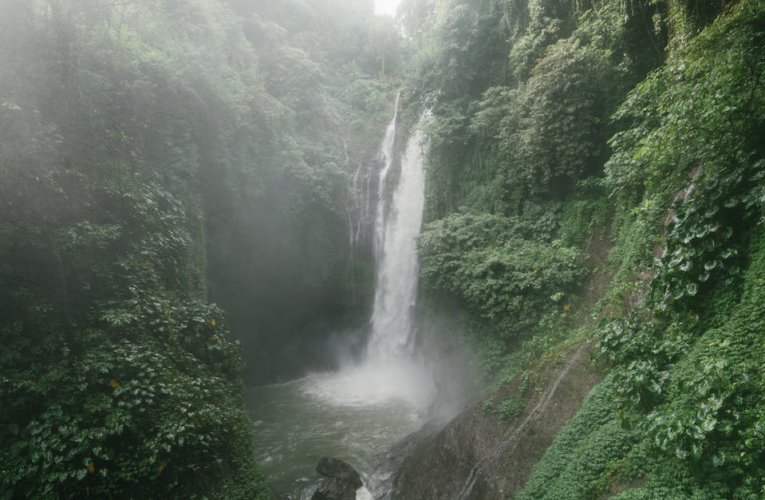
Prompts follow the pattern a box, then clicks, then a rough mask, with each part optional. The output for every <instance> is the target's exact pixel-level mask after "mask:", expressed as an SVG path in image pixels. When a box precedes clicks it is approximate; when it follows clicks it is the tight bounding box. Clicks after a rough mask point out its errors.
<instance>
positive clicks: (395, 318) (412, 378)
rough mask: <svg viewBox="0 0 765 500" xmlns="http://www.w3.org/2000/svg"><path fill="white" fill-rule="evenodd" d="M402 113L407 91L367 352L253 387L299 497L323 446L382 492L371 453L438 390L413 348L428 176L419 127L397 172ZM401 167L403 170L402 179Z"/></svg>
mask: <svg viewBox="0 0 765 500" xmlns="http://www.w3.org/2000/svg"><path fill="white" fill-rule="evenodd" d="M397 120H398V98H397V99H396V109H395V112H394V116H393V119H392V120H391V122H390V124H389V125H388V127H387V129H386V131H385V136H384V138H383V141H382V144H381V147H380V160H381V163H382V167H381V169H380V171H379V176H378V183H377V184H378V186H377V187H378V189H377V193H376V195H377V207H376V212H375V220H374V226H373V230H374V234H373V237H374V249H375V256H376V261H377V279H376V286H375V297H374V307H373V313H372V317H371V321H370V325H371V333H370V336H369V342H368V346H367V350H366V353H365V356H364V357H363V359H362V360H361V361H360V362H359V361H356V362H353V361H348V362H347V363H346V364H345V365H344V366H343V367H342V368H341V369H340V370H338V371H336V372H330V373H314V374H310V375H308V376H306V377H304V378H302V379H299V380H295V381H292V382H287V383H284V384H276V385H271V386H265V387H261V388H257V389H255V390H253V391H251V393H250V394H249V395H248V399H249V403H250V404H249V406H250V408H251V410H250V413H251V417H252V418H253V421H254V425H255V432H256V438H257V441H256V442H257V448H258V451H259V453H260V454H259V456H258V459H259V462H260V464H261V467H262V469H263V471H264V473H265V474H266V476H267V479H268V481H269V483H271V485H272V486H274V487H275V488H277V491H278V492H279V493H283V494H289V495H292V496H293V497H294V498H310V496H311V494H312V492H313V490H314V489H315V487H316V485H317V484H318V483H319V482H320V481H321V478H320V477H319V476H318V475H317V474H316V473H315V472H314V467H315V466H316V463H317V462H318V460H319V458H320V457H321V456H324V455H330V456H336V457H338V458H342V459H344V460H347V461H348V462H350V463H351V464H352V465H354V466H355V467H356V468H357V469H358V470H359V472H360V473H361V474H362V476H363V478H364V480H365V483H366V484H367V485H368V486H369V487H370V489H372V490H373V491H374V486H375V483H376V482H377V480H378V479H381V478H378V477H376V476H375V474H374V473H373V471H372V466H371V465H370V459H371V458H372V457H373V455H374V454H377V453H380V452H383V451H385V450H386V449H387V448H388V447H389V446H391V445H392V444H394V443H395V442H396V441H398V440H400V439H402V438H403V437H404V436H406V435H407V434H409V433H411V432H413V431H415V430H417V429H418V428H419V426H420V425H421V424H422V418H423V417H424V414H425V412H426V410H427V408H428V406H429V405H430V404H431V398H432V397H433V394H434V392H435V390H434V383H433V379H432V375H431V374H430V372H429V371H428V370H427V369H425V368H424V366H423V364H422V363H421V361H420V360H419V359H418V356H417V354H416V352H415V348H414V347H415V342H414V340H415V325H414V306H415V303H416V299H417V271H418V266H417V253H416V238H417V236H418V235H419V233H420V226H421V225H422V214H423V205H424V183H425V176H424V170H423V159H422V146H421V143H422V134H421V132H420V131H419V126H418V127H417V128H416V129H415V131H414V133H413V134H412V136H411V137H410V138H409V140H408V142H407V146H406V149H405V151H404V154H403V155H402V157H401V162H400V170H398V171H397V170H396V168H395V155H394V147H395V143H396V128H397ZM395 172H398V173H399V175H398V178H397V180H396V182H393V180H394V179H393V174H394V173H395ZM369 180H370V176H369V175H366V176H365V175H362V172H361V166H359V169H357V171H356V174H355V176H354V187H356V188H357V189H358V187H359V185H361V183H364V187H365V190H364V192H365V193H366V194H367V195H369V191H371V190H370V189H369ZM357 184H358V185H357ZM392 185H395V187H394V188H393V192H392V193H390V192H389V189H390V187H391V186H392ZM369 201H370V200H369V199H361V200H357V203H356V208H357V209H359V208H360V210H361V211H360V215H359V217H361V218H360V219H359V221H358V222H357V223H355V224H354V223H353V220H352V217H351V216H350V212H349V228H350V235H351V238H350V241H351V244H352V245H353V244H357V243H358V241H359V237H360V233H361V227H362V225H363V224H364V220H363V217H367V216H368V215H369V212H370V210H369V206H370V203H369ZM370 222H371V221H370ZM357 498H372V494H371V493H370V492H369V490H367V489H366V488H362V489H360V490H359V492H358V493H357Z"/></svg>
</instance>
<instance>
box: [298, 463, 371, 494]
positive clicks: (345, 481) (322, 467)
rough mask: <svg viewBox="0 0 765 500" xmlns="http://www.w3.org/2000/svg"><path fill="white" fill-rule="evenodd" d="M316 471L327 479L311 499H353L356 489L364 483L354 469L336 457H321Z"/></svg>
mask: <svg viewBox="0 0 765 500" xmlns="http://www.w3.org/2000/svg"><path fill="white" fill-rule="evenodd" d="M316 471H317V472H318V473H319V474H322V475H324V476H327V477H328V478H329V479H327V480H325V481H324V482H323V483H322V484H321V486H319V489H317V490H316V492H315V493H314V494H313V496H312V497H311V500H355V499H356V490H357V489H359V488H361V487H362V486H363V485H364V483H363V482H362V481H361V477H360V476H359V473H358V472H356V469H354V468H353V467H351V466H350V465H348V464H347V463H346V462H343V461H342V460H340V459H338V458H330V457H324V458H322V459H321V460H319V464H318V465H317V466H316Z"/></svg>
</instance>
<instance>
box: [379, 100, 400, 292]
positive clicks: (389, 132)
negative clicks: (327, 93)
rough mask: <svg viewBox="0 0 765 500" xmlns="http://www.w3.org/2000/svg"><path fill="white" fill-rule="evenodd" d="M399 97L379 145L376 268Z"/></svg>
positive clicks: (381, 241)
mask: <svg viewBox="0 0 765 500" xmlns="http://www.w3.org/2000/svg"><path fill="white" fill-rule="evenodd" d="M399 98H400V95H397V96H396V107H395V108H394V111H393V119H392V120H391V121H390V123H389V124H388V127H387V128H386V129H385V136H383V141H382V144H381V145H380V157H381V160H382V162H383V167H382V169H381V170H380V175H379V177H378V179H377V211H376V212H375V233H374V238H375V240H374V244H375V253H376V254H377V260H378V267H379V261H380V257H381V252H382V251H383V247H384V241H383V238H384V237H385V225H386V224H385V223H386V214H385V209H386V189H385V188H386V187H387V183H388V174H390V169H391V167H392V166H393V161H394V156H393V147H394V146H395V145H396V125H397V123H398V101H399ZM378 277H379V276H378Z"/></svg>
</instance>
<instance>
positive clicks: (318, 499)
mask: <svg viewBox="0 0 765 500" xmlns="http://www.w3.org/2000/svg"><path fill="white" fill-rule="evenodd" d="M311 500H356V489H355V488H353V487H352V486H350V485H349V484H348V483H346V482H344V481H343V480H342V479H338V478H336V477H332V478H329V479H327V480H326V481H324V482H323V483H322V484H321V486H319V489H318V490H316V492H315V493H314V494H313V496H312V497H311Z"/></svg>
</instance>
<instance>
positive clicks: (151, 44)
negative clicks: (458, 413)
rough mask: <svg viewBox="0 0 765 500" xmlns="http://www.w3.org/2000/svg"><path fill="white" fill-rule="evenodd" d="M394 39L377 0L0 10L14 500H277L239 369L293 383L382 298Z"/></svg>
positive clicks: (9, 492) (1, 472)
mask: <svg viewBox="0 0 765 500" xmlns="http://www.w3.org/2000/svg"><path fill="white" fill-rule="evenodd" d="M393 35H395V31H392V27H391V25H390V21H385V20H377V19H375V17H374V14H373V7H372V2H371V1H370V2H357V1H346V0H322V1H318V0H317V1H314V2H310V3H306V2H285V1H279V2H270V1H257V2H243V1H242V2H237V1H231V2H229V3H227V2H223V1H218V0H193V1H182V2H181V1H174V0H167V1H160V2H155V1H143V0H135V1H127V2H106V1H101V0H73V1H66V2H64V1H59V0H51V1H29V0H3V1H2V2H0V66H1V67H2V71H0V130H1V131H2V133H0V199H1V200H2V202H0V343H1V344H2V351H0V400H2V401H3V411H2V412H0V498H72V497H86V496H92V497H99V498H100V497H109V498H114V497H119V498H139V497H140V498H202V497H205V498H210V497H216V498H266V497H268V496H269V493H268V491H267V488H266V487H265V485H264V483H263V480H262V478H261V477H260V474H259V473H258V471H257V468H256V465H255V463H254V453H253V440H252V436H251V425H250V423H249V421H248V419H247V416H246V414H245V412H244V407H243V402H242V394H241V391H242V387H243V386H242V375H243V373H245V372H244V368H245V365H244V363H243V362H242V355H243V354H244V357H245V359H246V361H248V364H247V370H248V371H247V373H249V374H250V377H256V378H260V379H267V378H269V377H270V378H275V377H278V376H279V375H280V373H279V372H277V371H276V370H277V368H279V367H280V363H281V361H283V359H281V358H280V357H279V354H278V347H279V346H282V345H284V344H288V343H289V342H291V341H292V342H294V341H295V339H294V336H295V335H297V334H299V333H300V330H301V328H304V327H305V326H306V325H307V324H310V323H311V322H315V321H323V320H324V319H325V317H326V316H327V315H334V316H341V315H343V314H348V313H353V312H354V310H355V309H358V307H359V306H358V305H357V304H359V303H362V302H364V299H363V297H362V298H361V299H356V300H354V298H353V297H352V296H351V290H352V289H353V290H354V291H355V293H356V294H361V293H369V292H368V291H366V292H365V289H364V288H363V287H362V286H360V285H359V286H356V285H355V284H354V283H353V282H352V281H353V279H354V275H353V274H352V273H351V270H350V269H349V268H348V266H347V262H348V259H347V255H348V251H349V249H348V246H347V236H346V230H347V229H346V225H347V217H346V212H345V210H346V206H347V204H348V201H349V199H350V197H351V196H352V193H351V184H350V177H351V175H352V172H353V170H352V169H353V164H354V162H359V161H369V156H370V155H372V154H373V153H374V149H375V147H376V142H377V141H378V140H379V137H378V136H379V130H381V129H382V128H383V124H384V122H385V121H386V120H388V119H389V116H390V114H391V112H392V101H391V98H392V95H391V89H392V82H393V81H394V80H393V79H392V78H395V75H396V74H397V72H398V71H400V70H401V67H400V66H401V60H400V52H394V51H393V49H394V48H395V46H396V44H397V43H399V38H398V37H397V36H393ZM389 52H391V53H389ZM382 57H385V58H386V61H385V68H384V74H383V73H382V71H383V69H382V61H381V58H382ZM380 76H384V78H378V77H380ZM393 95H394V94H393ZM344 144H347V147H346V146H344ZM372 159H373V157H372ZM363 259H364V256H360V257H359V258H357V259H356V260H357V261H362V262H363ZM366 259H367V260H368V259H369V256H367V257H366ZM213 301H214V302H217V303H218V304H220V305H221V306H223V307H224V308H225V309H226V314H224V312H223V311H222V310H221V309H219V308H218V307H217V306H216V305H214V304H212V302H213ZM354 308H355V309H354ZM229 329H230V330H231V331H230V330H229ZM291 336H292V337H291ZM234 339H238V340H236V341H235V340H234ZM239 341H241V343H242V345H243V347H244V350H242V348H241V347H240V345H239ZM269 361H270V364H269ZM282 364H283V363H282Z"/></svg>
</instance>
